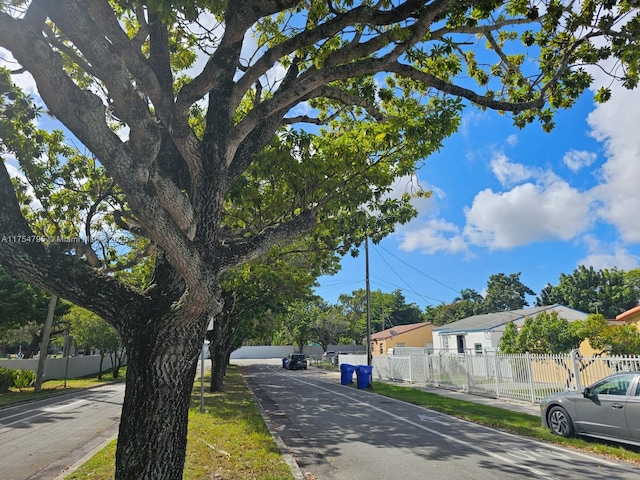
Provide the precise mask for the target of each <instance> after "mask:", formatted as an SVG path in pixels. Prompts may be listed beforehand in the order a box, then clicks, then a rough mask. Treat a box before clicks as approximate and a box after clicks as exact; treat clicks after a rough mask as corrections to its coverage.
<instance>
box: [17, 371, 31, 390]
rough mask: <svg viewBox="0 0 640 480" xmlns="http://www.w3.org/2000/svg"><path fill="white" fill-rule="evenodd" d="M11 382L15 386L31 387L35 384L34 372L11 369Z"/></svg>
mask: <svg viewBox="0 0 640 480" xmlns="http://www.w3.org/2000/svg"><path fill="white" fill-rule="evenodd" d="M13 372H14V375H13V382H14V386H15V387H17V388H27V387H33V386H34V385H35V384H36V372H34V371H32V370H13Z"/></svg>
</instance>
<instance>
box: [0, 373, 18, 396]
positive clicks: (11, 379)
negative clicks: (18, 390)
mask: <svg viewBox="0 0 640 480" xmlns="http://www.w3.org/2000/svg"><path fill="white" fill-rule="evenodd" d="M14 384H15V374H14V370H11V369H9V368H3V367H0V393H6V392H8V391H9V389H10V388H11V387H13V386H14Z"/></svg>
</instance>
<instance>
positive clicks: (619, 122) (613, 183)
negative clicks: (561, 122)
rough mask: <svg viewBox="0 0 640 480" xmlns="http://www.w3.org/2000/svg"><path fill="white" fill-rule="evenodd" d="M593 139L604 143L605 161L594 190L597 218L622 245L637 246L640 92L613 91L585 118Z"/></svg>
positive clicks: (639, 224)
mask: <svg viewBox="0 0 640 480" xmlns="http://www.w3.org/2000/svg"><path fill="white" fill-rule="evenodd" d="M588 122H589V125H590V126H591V128H592V132H591V133H592V135H593V137H594V138H596V139H597V140H599V141H601V142H604V143H605V149H606V155H607V161H606V163H605V164H604V165H603V166H602V169H601V173H602V175H601V184H600V185H599V186H598V187H597V188H596V189H595V190H594V192H595V193H596V195H597V196H598V198H599V200H600V201H601V203H602V207H601V208H600V210H599V211H598V214H599V215H600V217H601V218H602V219H603V220H605V221H607V222H608V223H611V224H612V225H614V226H615V227H616V228H617V229H618V231H619V232H620V235H621V237H622V240H624V241H625V242H633V243H636V242H640V222H638V221H637V214H638V212H639V211H640V189H639V188H638V178H640V162H639V161H638V158H640V136H639V135H638V133H637V130H638V125H639V124H640V91H638V90H634V91H627V90H625V89H623V88H620V87H618V88H615V89H614V92H613V97H612V99H611V100H610V101H609V102H607V103H605V104H602V105H598V106H597V107H596V108H595V110H594V111H593V112H591V114H589V116H588Z"/></svg>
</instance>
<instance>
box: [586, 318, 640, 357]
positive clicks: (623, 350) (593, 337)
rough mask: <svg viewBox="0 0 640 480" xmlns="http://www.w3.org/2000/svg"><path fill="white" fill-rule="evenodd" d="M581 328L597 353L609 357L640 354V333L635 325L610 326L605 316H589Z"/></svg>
mask: <svg viewBox="0 0 640 480" xmlns="http://www.w3.org/2000/svg"><path fill="white" fill-rule="evenodd" d="M579 328H580V334H581V335H582V336H583V337H584V338H587V339H588V340H589V344H590V345H591V347H592V348H593V349H594V350H595V351H596V352H600V353H602V354H604V355H609V356H612V355H613V356H615V355H637V354H638V352H640V331H638V328H637V327H636V326H635V325H608V324H607V321H606V320H605V317H604V316H603V315H589V317H588V318H587V320H584V321H582V322H580V325H579Z"/></svg>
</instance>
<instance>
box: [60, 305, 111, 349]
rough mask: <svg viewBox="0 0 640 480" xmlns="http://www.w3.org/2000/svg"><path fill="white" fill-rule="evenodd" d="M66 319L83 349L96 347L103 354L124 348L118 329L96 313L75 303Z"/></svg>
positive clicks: (72, 333)
mask: <svg viewBox="0 0 640 480" xmlns="http://www.w3.org/2000/svg"><path fill="white" fill-rule="evenodd" d="M65 319H66V320H67V321H69V322H70V324H71V335H73V337H74V338H75V340H76V343H77V344H78V346H80V347H81V348H82V349H84V350H88V349H94V348H95V349H98V350H100V352H101V354H102V355H104V354H107V353H113V352H117V351H118V350H120V349H122V347H123V345H122V340H121V339H120V335H119V334H118V332H117V330H116V329H115V328H113V327H112V326H111V325H109V324H108V323H107V322H105V321H104V320H103V319H102V318H100V317H99V316H97V315H96V314H94V313H91V312H90V311H88V310H85V309H84V308H81V307H78V306H75V305H74V306H73V307H72V308H71V310H70V312H69V313H68V314H66V315H65Z"/></svg>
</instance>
